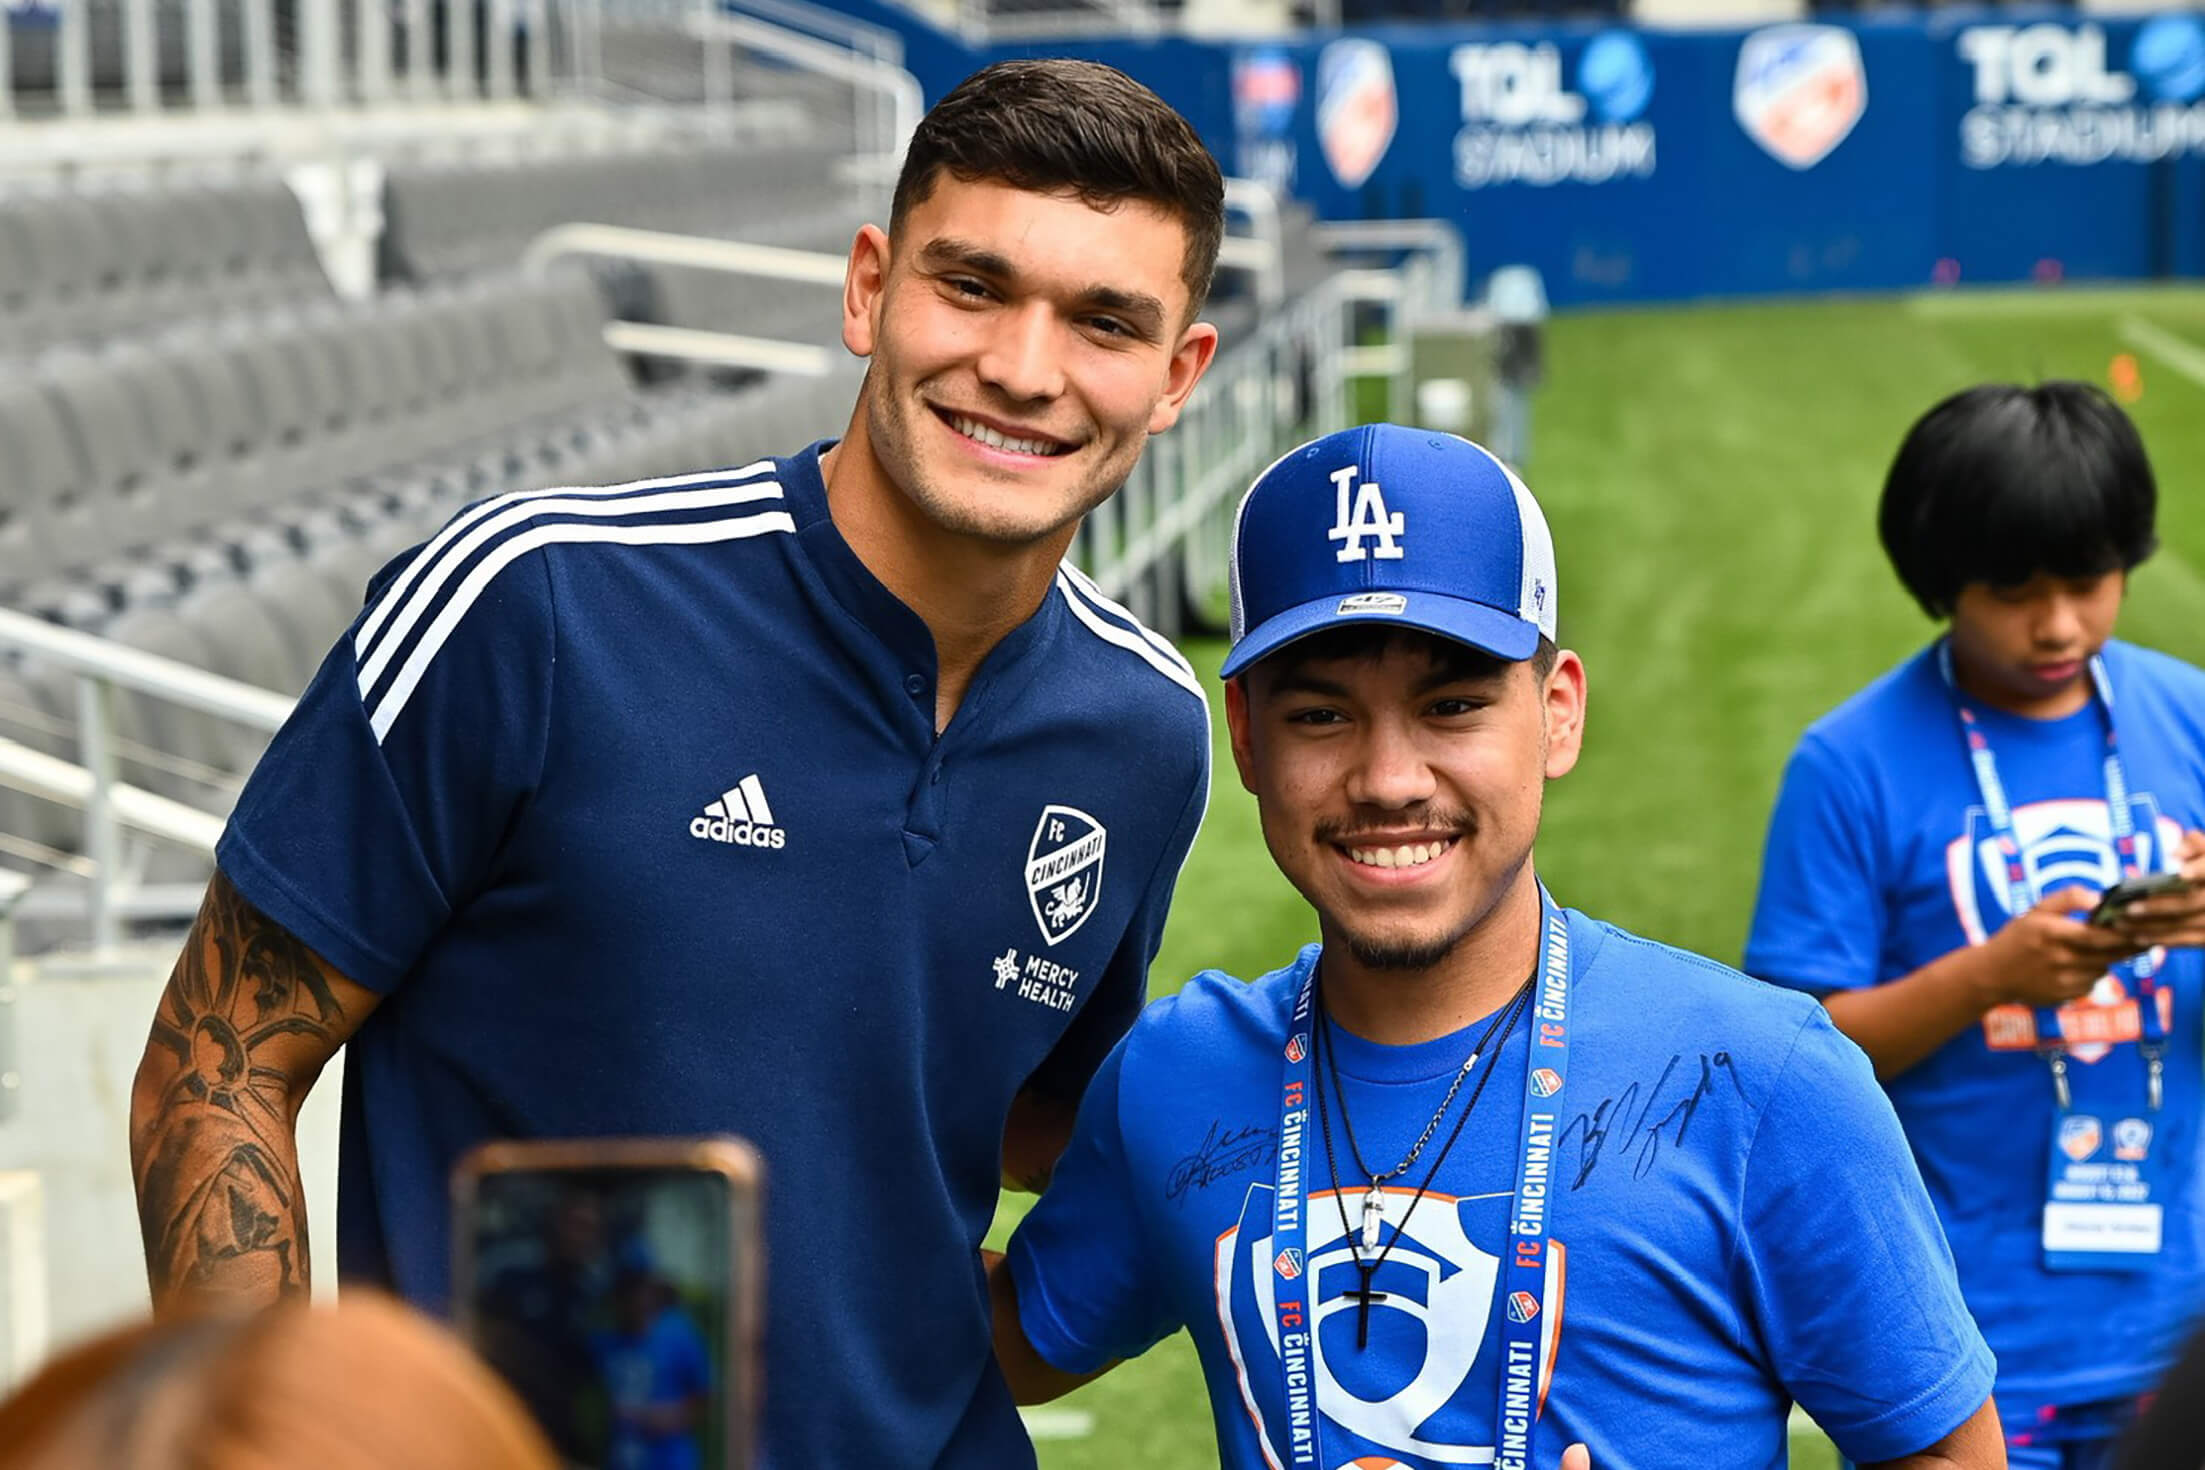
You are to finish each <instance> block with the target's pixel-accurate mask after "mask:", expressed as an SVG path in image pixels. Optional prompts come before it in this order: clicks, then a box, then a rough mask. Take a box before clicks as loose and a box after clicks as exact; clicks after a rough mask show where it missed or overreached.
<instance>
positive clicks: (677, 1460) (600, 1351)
mask: <svg viewBox="0 0 2205 1470" xmlns="http://www.w3.org/2000/svg"><path fill="white" fill-rule="evenodd" d="M590 1353H591V1355H592V1356H593V1357H594V1358H596V1360H597V1374H598V1377H599V1379H600V1380H602V1382H603V1383H604V1387H605V1398H606V1402H607V1405H608V1407H609V1411H610V1415H611V1419H612V1426H611V1429H610V1431H609V1432H608V1434H607V1435H606V1444H605V1464H604V1470H698V1467H699V1466H701V1465H702V1464H703V1463H704V1457H703V1451H702V1450H700V1449H699V1448H698V1441H699V1439H700V1438H701V1437H702V1435H703V1433H704V1424H705V1420H704V1417H703V1416H702V1415H699V1416H697V1418H696V1420H695V1422H693V1423H692V1424H691V1426H690V1427H689V1428H687V1429H681V1430H675V1431H674V1432H672V1433H656V1432H653V1431H651V1430H649V1429H646V1428H645V1427H644V1426H643V1425H642V1424H641V1423H639V1422H638V1421H637V1420H636V1418H635V1417H634V1414H633V1411H634V1410H637V1409H646V1408H659V1407H664V1406H666V1405H670V1404H679V1403H683V1402H686V1401H687V1400H690V1399H694V1398H697V1397H698V1396H700V1395H702V1394H704V1393H706V1392H708V1391H709V1390H710V1389H711V1387H712V1361H711V1357H710V1355H709V1354H708V1353H707V1352H706V1351H705V1346H704V1337H703V1335H702V1334H700V1333H699V1332H698V1331H697V1327H696V1324H695V1323H693V1322H691V1321H690V1320H689V1317H688V1314H686V1313H685V1312H683V1311H682V1309H681V1308H680V1307H677V1306H668V1307H665V1308H662V1309H661V1310H660V1311H659V1313H658V1315H657V1316H655V1317H653V1318H652V1319H651V1321H650V1324H649V1325H648V1326H646V1327H645V1328H644V1329H643V1330H642V1331H641V1332H638V1333H625V1332H618V1331H605V1332H599V1333H595V1334H593V1335H592V1336H591V1338H590Z"/></svg>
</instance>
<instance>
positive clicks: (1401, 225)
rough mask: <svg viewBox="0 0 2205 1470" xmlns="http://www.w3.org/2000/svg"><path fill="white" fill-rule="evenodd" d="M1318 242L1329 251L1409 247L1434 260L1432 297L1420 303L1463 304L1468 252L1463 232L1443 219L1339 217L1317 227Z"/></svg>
mask: <svg viewBox="0 0 2205 1470" xmlns="http://www.w3.org/2000/svg"><path fill="white" fill-rule="evenodd" d="M1315 229H1316V235H1317V243H1318V244H1320V245H1322V246H1324V248H1325V249H1327V250H1329V251H1334V252H1338V251H1356V250H1405V251H1409V252H1411V253H1421V254H1423V255H1425V256H1427V257H1429V259H1430V261H1431V274H1430V276H1429V277H1428V278H1427V282H1426V284H1427V285H1428V286H1429V288H1430V299H1429V300H1427V301H1425V302H1422V303H1419V305H1420V306H1422V307H1426V308H1429V309H1431V310H1435V311H1449V310H1452V309H1454V308H1456V307H1459V306H1461V305H1462V299H1463V298H1462V291H1463V274H1464V264H1463V262H1464V255H1463V245H1462V231H1461V230H1459V229H1457V228H1455V226H1454V224H1453V223H1452V222H1450V221H1448V220H1443V219H1373V220H1339V221H1333V222H1329V223H1326V224H1321V225H1318V226H1316V227H1315Z"/></svg>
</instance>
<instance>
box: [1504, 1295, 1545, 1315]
mask: <svg viewBox="0 0 2205 1470" xmlns="http://www.w3.org/2000/svg"><path fill="white" fill-rule="evenodd" d="M1538 1315H1539V1299H1538V1298H1537V1297H1535V1296H1533V1295H1532V1294H1531V1293H1530V1292H1528V1291H1512V1292H1510V1293H1509V1294H1508V1320H1509V1321H1511V1322H1529V1321H1530V1320H1531V1319H1532V1318H1534V1317H1536V1316H1538Z"/></svg>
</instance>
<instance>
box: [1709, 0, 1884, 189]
mask: <svg viewBox="0 0 2205 1470" xmlns="http://www.w3.org/2000/svg"><path fill="white" fill-rule="evenodd" d="M1730 105H1731V112H1732V113H1733V114H1734V115H1735V116H1736V117H1737V119H1738V126H1739V127H1741V128H1744V129H1745V131H1746V136H1747V137H1749V138H1751V139H1753V141H1754V142H1756V143H1758V144H1760V145H1761V150H1762V151H1763V152H1764V153H1766V154H1768V155H1769V157H1771V158H1773V159H1775V160H1776V161H1777V162H1778V163H1781V164H1783V165H1784V166H1785V167H1787V168H1795V169H1801V170H1805V169H1810V168H1813V167H1814V166H1815V165H1816V164H1818V163H1820V162H1822V160H1823V159H1825V158H1828V157H1829V156H1830V154H1831V153H1832V152H1833V151H1834V150H1835V149H1836V148H1837V146H1838V144H1840V143H1842V142H1844V141H1845V140H1846V139H1847V138H1849V137H1851V136H1852V133H1853V128H1854V126H1855V125H1856V124H1858V123H1859V122H1860V120H1861V117H1862V115H1863V114H1865V113H1866V112H1867V111H1868V69H1867V67H1866V66H1864V65H1863V64H1862V62H1861V56H1860V41H1859V40H1858V39H1857V38H1856V37H1855V36H1854V35H1853V33H1852V32H1851V31H1848V30H1845V29H1843V28H1841V27H1839V26H1770V27H1769V28H1767V29H1766V30H1759V31H1755V32H1754V33H1753V34H1752V35H1750V36H1748V37H1746V39H1745V42H1744V44H1742V45H1741V46H1739V48H1738V75H1737V79H1736V81H1735V82H1734V83H1733V84H1732V87H1731V94H1730Z"/></svg>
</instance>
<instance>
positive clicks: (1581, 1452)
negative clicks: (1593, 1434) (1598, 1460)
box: [1562, 1444, 1593, 1470]
mask: <svg viewBox="0 0 2205 1470" xmlns="http://www.w3.org/2000/svg"><path fill="white" fill-rule="evenodd" d="M1562 1470H1593V1457H1592V1451H1591V1450H1588V1449H1586V1448H1585V1447H1584V1446H1583V1445H1581V1444H1573V1445H1571V1446H1570V1447H1569V1448H1568V1449H1566V1450H1564V1451H1562Z"/></svg>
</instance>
